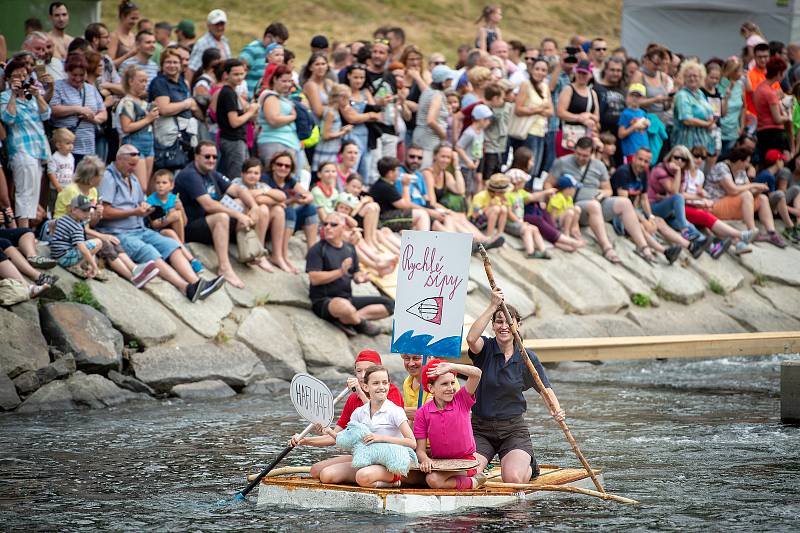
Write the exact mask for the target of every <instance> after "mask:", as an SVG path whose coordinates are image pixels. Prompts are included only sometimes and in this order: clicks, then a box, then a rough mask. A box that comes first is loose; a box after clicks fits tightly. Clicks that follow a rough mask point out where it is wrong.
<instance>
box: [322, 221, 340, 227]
mask: <svg viewBox="0 0 800 533" xmlns="http://www.w3.org/2000/svg"><path fill="white" fill-rule="evenodd" d="M322 225H323V226H330V227H331V228H335V227H337V226H338V225H339V223H338V222H323V223H322Z"/></svg>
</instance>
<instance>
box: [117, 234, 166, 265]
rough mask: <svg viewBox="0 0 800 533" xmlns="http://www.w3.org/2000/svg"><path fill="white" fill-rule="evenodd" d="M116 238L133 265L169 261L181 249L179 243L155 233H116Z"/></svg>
mask: <svg viewBox="0 0 800 533" xmlns="http://www.w3.org/2000/svg"><path fill="white" fill-rule="evenodd" d="M116 236H117V238H118V239H119V243H120V244H121V245H122V248H123V249H124V250H125V253H126V254H128V255H129V256H130V258H131V259H132V260H133V262H134V263H140V264H141V263H146V262H148V261H157V260H159V259H164V260H165V261H166V260H167V259H169V256H171V255H172V254H173V252H175V250H177V249H178V248H180V247H181V245H180V243H179V242H178V241H176V240H174V239H170V238H169V237H164V236H163V235H161V234H160V233H158V232H157V231H153V230H151V229H142V230H136V231H126V232H123V233H118V234H117V235H116Z"/></svg>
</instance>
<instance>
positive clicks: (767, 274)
mask: <svg viewBox="0 0 800 533" xmlns="http://www.w3.org/2000/svg"><path fill="white" fill-rule="evenodd" d="M739 261H740V262H741V263H742V265H744V267H745V268H746V269H747V270H749V271H750V272H752V273H753V274H755V275H756V276H761V277H763V278H764V279H768V280H771V281H777V282H778V283H783V284H784V285H794V286H800V268H797V265H800V250H797V249H795V248H792V247H788V248H785V249H783V250H781V249H779V248H776V247H775V246H772V245H771V244H766V243H758V244H756V245H754V246H753V253H749V254H744V255H742V256H739Z"/></svg>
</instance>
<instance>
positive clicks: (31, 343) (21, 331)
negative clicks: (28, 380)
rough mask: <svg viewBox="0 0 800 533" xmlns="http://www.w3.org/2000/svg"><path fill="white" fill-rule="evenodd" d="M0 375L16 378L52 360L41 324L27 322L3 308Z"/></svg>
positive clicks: (0, 333) (0, 331)
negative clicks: (40, 328) (40, 327)
mask: <svg viewBox="0 0 800 533" xmlns="http://www.w3.org/2000/svg"><path fill="white" fill-rule="evenodd" d="M0 339H2V341H0V344H2V347H0V374H6V375H8V377H10V378H12V379H13V378H15V377H17V376H18V375H20V374H22V373H23V372H27V371H29V370H33V371H36V370H38V369H40V368H43V367H46V366H47V365H48V364H49V363H50V355H49V354H48V351H47V341H45V340H44V337H43V336H42V333H41V331H40V330H39V324H38V323H36V322H33V321H26V320H23V319H22V318H20V317H18V316H17V315H15V314H14V313H12V312H10V311H6V310H5V309H0Z"/></svg>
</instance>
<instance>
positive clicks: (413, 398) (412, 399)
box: [403, 376, 461, 407]
mask: <svg viewBox="0 0 800 533" xmlns="http://www.w3.org/2000/svg"><path fill="white" fill-rule="evenodd" d="M413 380H414V378H412V377H411V376H406V379H405V381H403V405H405V406H406V407H416V406H417V405H418V403H419V389H417V390H414V388H413V387H412V386H411V384H412V383H413ZM460 388H461V384H460V383H459V382H458V380H456V390H458V389H460ZM431 400H433V394H431V393H429V392H424V391H423V393H422V403H428V402H429V401H431Z"/></svg>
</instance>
